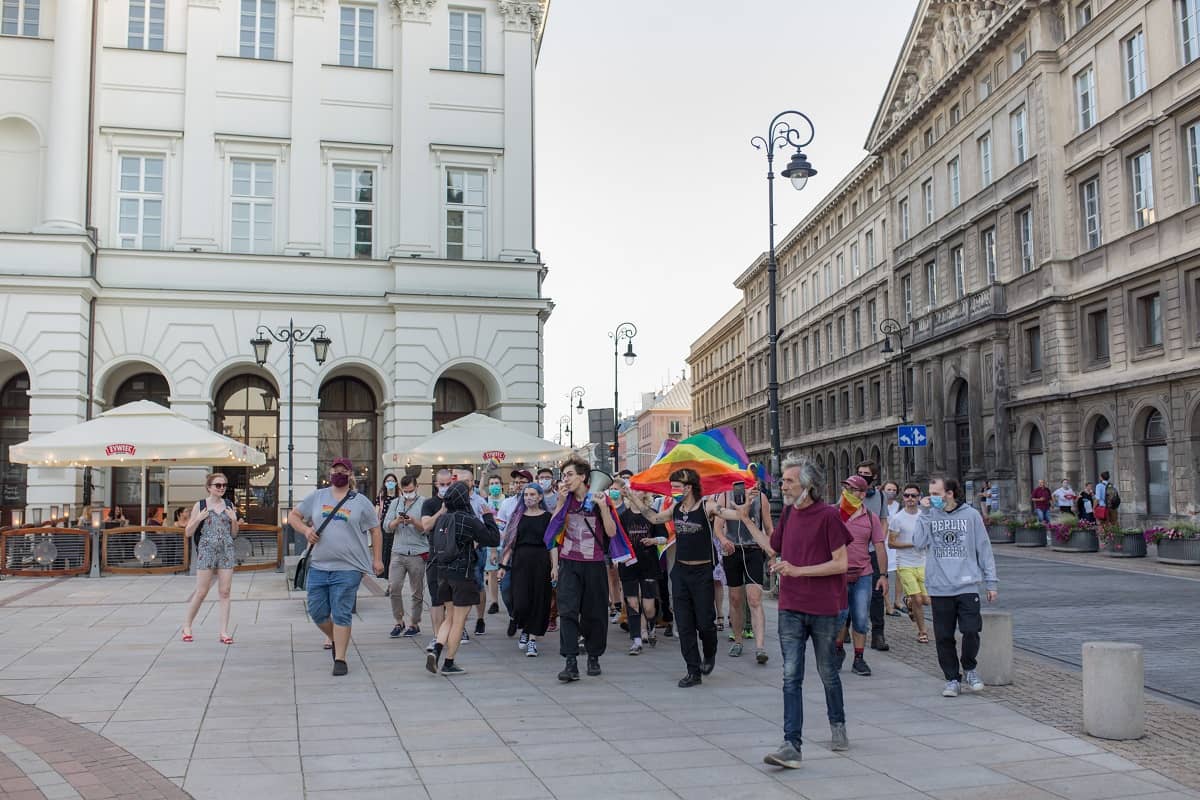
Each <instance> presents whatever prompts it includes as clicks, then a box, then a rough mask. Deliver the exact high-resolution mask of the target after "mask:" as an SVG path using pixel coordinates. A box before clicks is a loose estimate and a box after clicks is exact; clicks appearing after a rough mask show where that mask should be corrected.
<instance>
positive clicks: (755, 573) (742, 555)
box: [722, 547, 767, 589]
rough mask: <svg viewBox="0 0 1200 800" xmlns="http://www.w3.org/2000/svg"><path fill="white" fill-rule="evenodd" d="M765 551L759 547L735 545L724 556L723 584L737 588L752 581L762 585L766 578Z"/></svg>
mask: <svg viewBox="0 0 1200 800" xmlns="http://www.w3.org/2000/svg"><path fill="white" fill-rule="evenodd" d="M766 560H767V559H766V553H764V552H763V551H762V548H761V547H737V548H734V551H733V553H732V554H731V555H727V556H725V558H724V561H723V562H722V563H724V565H725V584H726V585H727V586H728V587H729V588H730V589H737V588H738V587H740V586H745V585H746V584H747V583H752V584H755V585H757V586H762V585H763V584H764V583H765V582H766V580H767V574H766Z"/></svg>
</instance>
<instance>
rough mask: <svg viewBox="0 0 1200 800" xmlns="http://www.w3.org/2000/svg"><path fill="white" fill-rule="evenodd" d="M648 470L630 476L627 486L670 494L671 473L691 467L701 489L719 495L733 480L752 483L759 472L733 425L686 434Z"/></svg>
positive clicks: (728, 488) (666, 450)
mask: <svg viewBox="0 0 1200 800" xmlns="http://www.w3.org/2000/svg"><path fill="white" fill-rule="evenodd" d="M663 447H664V450H665V453H664V454H663V455H662V456H660V457H659V458H658V459H657V460H656V461H655V462H654V464H652V465H651V466H650V468H649V469H647V470H643V471H642V472H639V473H638V474H637V475H634V476H633V477H632V478H630V479H629V485H630V486H632V487H633V488H634V489H637V490H639V491H643V492H654V493H655V494H661V495H666V496H668V497H669V496H670V494H671V479H670V478H671V473H672V472H674V471H675V470H677V469H685V468H686V469H694V470H695V471H696V472H697V473H698V474H699V475H700V489H701V491H702V492H703V493H704V494H706V495H710V494H720V493H721V492H727V491H729V490H730V489H732V488H733V485H734V484H735V483H746V484H753V483H754V482H755V481H756V480H757V479H758V475H757V474H756V472H755V470H754V469H753V465H751V463H750V457H749V456H748V455H746V448H744V447H742V443H741V441H739V440H738V437H737V434H735V433H734V432H733V429H732V428H716V429H714V430H710V431H704V432H703V433H697V434H695V435H693V436H689V437H688V438H686V439H684V440H683V441H681V442H679V443H678V444H676V445H675V446H674V447H671V448H667V447H666V445H665V443H664V446H663Z"/></svg>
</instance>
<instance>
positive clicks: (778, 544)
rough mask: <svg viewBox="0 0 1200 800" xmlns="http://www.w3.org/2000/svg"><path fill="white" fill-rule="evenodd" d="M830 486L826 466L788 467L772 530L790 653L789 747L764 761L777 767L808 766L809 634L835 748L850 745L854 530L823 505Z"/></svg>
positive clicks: (786, 656)
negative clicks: (848, 622)
mask: <svg viewBox="0 0 1200 800" xmlns="http://www.w3.org/2000/svg"><path fill="white" fill-rule="evenodd" d="M824 483H825V476H824V475H823V474H822V471H821V469H820V467H818V466H817V465H816V464H815V463H814V462H812V461H809V460H807V459H799V460H795V461H791V460H789V461H785V462H784V464H783V480H782V482H781V487H782V489H783V502H784V509H783V514H782V515H781V516H780V518H779V523H778V524H777V525H776V526H775V532H774V533H773V534H772V535H771V549H772V550H774V551H775V552H776V553H778V554H779V557H778V558H777V559H776V560H775V562H774V563H772V564H771V572H773V573H775V574H777V575H779V644H780V647H781V649H782V650H783V745H782V746H781V747H780V748H779V750H777V751H776V752H774V753H770V754H768V755H766V756H764V757H763V761H764V762H766V763H768V764H773V765H774V766H777V767H786V768H788V769H796V768H798V767H799V766H800V745H801V739H800V730H801V728H803V727H804V699H803V695H802V689H803V684H804V648H805V646H806V644H807V642H808V640H809V639H812V643H813V655H814V656H815V657H816V661H817V672H818V673H819V674H820V676H821V683H823V684H824V685H825V710H826V713H827V714H828V716H829V725H830V729H831V730H832V733H833V749H834V750H846V749H848V748H849V746H850V743H849V740H848V739H847V738H846V711H845V708H844V705H843V702H842V681H841V678H840V677H839V676H838V669H837V662H836V660H835V659H834V655H833V643H834V640H835V639H836V638H837V633H838V615H839V614H840V613H841V611H842V610H843V609H845V608H846V567H847V557H846V545H848V544H849V543H850V541H851V536H850V532H849V531H848V530H846V526H845V525H844V524H842V518H841V514H840V513H839V512H838V510H837V508H836V507H834V506H831V505H828V504H826V503H823V502H821V496H820V490H819V488H818V487H820V486H822V485H823V484H824Z"/></svg>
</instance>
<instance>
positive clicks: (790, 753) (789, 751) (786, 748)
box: [763, 741, 800, 769]
mask: <svg viewBox="0 0 1200 800" xmlns="http://www.w3.org/2000/svg"><path fill="white" fill-rule="evenodd" d="M763 763H764V764H770V765H771V766H773V767H783V768H784V769H800V748H799V747H796V745H794V744H792V743H791V742H788V741H784V743H783V745H782V746H781V747H780V748H779V749H778V750H776V751H775V752H774V753H767V754H766V755H765V756H763Z"/></svg>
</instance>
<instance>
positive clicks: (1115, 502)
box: [1104, 481, 1121, 511]
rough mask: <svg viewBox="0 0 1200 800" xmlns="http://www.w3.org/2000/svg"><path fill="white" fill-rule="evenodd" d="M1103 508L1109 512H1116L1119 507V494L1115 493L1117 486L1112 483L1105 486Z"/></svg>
mask: <svg viewBox="0 0 1200 800" xmlns="http://www.w3.org/2000/svg"><path fill="white" fill-rule="evenodd" d="M1104 507H1105V508H1107V509H1109V510H1111V511H1116V510H1117V509H1118V508H1120V507H1121V493H1120V492H1118V491H1117V485H1116V484H1115V483H1113V482H1112V481H1109V482H1108V483H1107V484H1105V488H1104Z"/></svg>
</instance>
